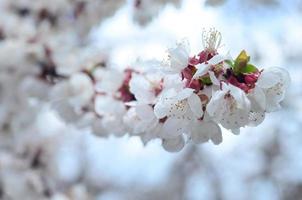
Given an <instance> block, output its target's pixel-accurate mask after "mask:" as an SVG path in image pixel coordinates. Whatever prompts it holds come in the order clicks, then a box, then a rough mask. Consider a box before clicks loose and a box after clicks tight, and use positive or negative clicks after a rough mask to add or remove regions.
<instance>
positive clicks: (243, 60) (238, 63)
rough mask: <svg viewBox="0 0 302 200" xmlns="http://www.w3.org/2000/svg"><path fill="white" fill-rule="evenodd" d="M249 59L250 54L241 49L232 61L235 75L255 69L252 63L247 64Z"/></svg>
mask: <svg viewBox="0 0 302 200" xmlns="http://www.w3.org/2000/svg"><path fill="white" fill-rule="evenodd" d="M249 61H250V56H248V55H247V53H246V51H245V50H242V51H241V52H240V54H239V55H238V57H237V58H236V60H235V62H234V67H233V70H234V73H235V75H239V74H242V73H252V72H255V71H257V68H256V67H255V66H254V65H251V64H248V62H249Z"/></svg>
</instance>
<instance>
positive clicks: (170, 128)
mask: <svg viewBox="0 0 302 200" xmlns="http://www.w3.org/2000/svg"><path fill="white" fill-rule="evenodd" d="M186 128H187V121H186V120H183V119H178V118H175V117H169V118H168V119H167V120H166V121H165V123H164V125H163V127H162V133H161V136H162V137H163V138H174V137H177V136H179V135H181V134H183V133H185V132H186Z"/></svg>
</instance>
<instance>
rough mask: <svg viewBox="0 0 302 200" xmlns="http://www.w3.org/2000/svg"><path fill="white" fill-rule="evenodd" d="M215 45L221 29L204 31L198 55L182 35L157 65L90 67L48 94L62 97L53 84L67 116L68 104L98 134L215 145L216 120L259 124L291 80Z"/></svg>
mask: <svg viewBox="0 0 302 200" xmlns="http://www.w3.org/2000/svg"><path fill="white" fill-rule="evenodd" d="M220 43H221V35H220V33H219V32H218V31H216V30H215V29H211V30H209V31H204V32H203V46H204V50H202V51H201V52H200V53H199V54H197V55H196V56H191V55H190V50H189V44H188V42H187V41H186V40H183V41H181V42H179V43H177V44H176V46H175V47H174V48H170V49H168V52H167V53H168V56H167V59H165V60H164V62H158V63H160V64H158V66H157V67H156V66H153V65H154V62H153V63H152V64H150V65H152V66H151V67H150V66H149V67H141V68H137V67H136V68H127V69H126V70H125V71H124V72H120V71H117V70H115V69H110V68H104V67H100V66H96V67H94V68H91V69H89V70H85V71H83V72H79V73H76V74H73V75H72V76H70V77H69V78H68V79H66V80H65V81H64V82H61V83H60V84H58V85H57V86H56V87H55V90H54V91H55V95H54V96H59V97H62V95H60V92H58V91H59V90H61V91H62V90H65V92H64V94H65V95H67V96H65V100H64V101H63V102H64V103H61V104H60V105H61V106H58V108H60V109H58V110H60V111H64V113H65V115H66V113H67V112H66V110H67V108H69V109H70V112H69V114H68V117H70V118H71V119H77V117H80V119H81V120H78V119H77V120H78V121H79V124H81V125H82V124H83V118H84V119H85V123H84V124H85V125H87V124H90V125H91V126H92V127H93V131H94V132H95V133H96V134H98V135H102V136H107V135H108V134H115V135H117V136H120V135H124V134H126V133H129V134H130V135H137V136H140V137H141V139H142V141H143V142H144V143H147V142H148V141H150V140H151V139H156V138H159V139H161V140H162V145H163V147H164V148H165V149H166V150H167V151H172V152H174V151H179V150H181V149H182V148H183V147H184V146H185V144H186V143H188V142H191V141H192V142H193V143H203V142H207V141H209V140H211V141H212V142H213V143H214V144H219V143H221V142H222V132H221V128H220V126H219V125H221V126H222V127H224V128H226V129H229V130H230V131H232V132H233V133H235V134H239V132H240V128H242V127H245V126H257V125H259V124H260V123H261V122H262V121H263V120H264V117H265V113H266V112H272V111H275V110H277V109H278V108H279V107H280V102H281V101H282V100H283V98H284V95H285V91H286V89H287V87H288V84H289V82H290V78H289V74H288V72H287V71H286V70H284V69H282V68H269V69H261V70H260V69H258V68H256V67H255V66H254V65H252V64H250V63H249V61H250V57H249V56H248V55H247V54H246V52H245V51H242V52H241V53H240V54H239V56H238V57H237V58H236V59H234V60H233V59H232V58H230V57H229V56H228V57H225V56H221V55H220V54H218V51H217V49H218V48H219V47H220ZM145 65H148V64H145ZM152 68H154V69H153V70H152ZM150 69H151V70H150ZM57 87H60V89H57ZM66 97H67V100H66ZM66 102H68V103H67V104H66ZM63 104H65V107H64V108H62V105H63ZM62 115H64V114H63V113H62ZM69 121H72V120H69ZM75 121H76V120H74V121H73V122H75Z"/></svg>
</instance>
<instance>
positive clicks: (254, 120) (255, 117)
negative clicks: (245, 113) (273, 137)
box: [249, 112, 265, 126]
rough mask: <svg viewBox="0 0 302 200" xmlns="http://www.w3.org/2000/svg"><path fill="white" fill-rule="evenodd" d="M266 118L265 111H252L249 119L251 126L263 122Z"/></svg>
mask: <svg viewBox="0 0 302 200" xmlns="http://www.w3.org/2000/svg"><path fill="white" fill-rule="evenodd" d="M264 118H265V113H264V112H250V114H249V119H250V123H249V126H258V125H259V124H261V123H262V122H263V120H264Z"/></svg>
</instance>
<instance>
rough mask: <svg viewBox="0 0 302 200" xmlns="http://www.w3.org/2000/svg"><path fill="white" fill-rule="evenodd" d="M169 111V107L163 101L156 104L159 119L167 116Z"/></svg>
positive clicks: (155, 109)
mask: <svg viewBox="0 0 302 200" xmlns="http://www.w3.org/2000/svg"><path fill="white" fill-rule="evenodd" d="M168 112H169V108H168V107H167V106H166V105H165V104H163V103H162V102H158V103H157V104H155V106H154V114H155V116H156V117H157V118H158V119H162V118H164V117H165V116H167V114H168Z"/></svg>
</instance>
